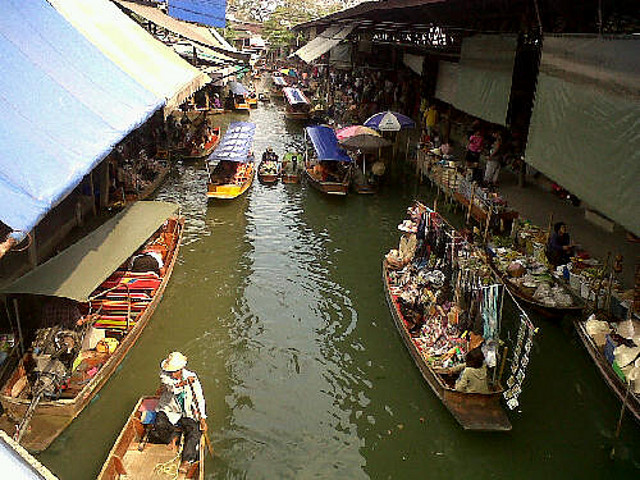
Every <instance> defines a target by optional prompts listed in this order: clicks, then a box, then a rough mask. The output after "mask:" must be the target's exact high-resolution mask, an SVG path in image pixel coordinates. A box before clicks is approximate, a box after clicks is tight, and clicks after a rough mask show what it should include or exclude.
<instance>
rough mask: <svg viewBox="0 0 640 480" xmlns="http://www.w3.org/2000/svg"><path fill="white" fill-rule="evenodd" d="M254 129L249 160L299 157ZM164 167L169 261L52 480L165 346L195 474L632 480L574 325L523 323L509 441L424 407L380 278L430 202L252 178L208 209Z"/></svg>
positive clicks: (135, 391)
mask: <svg viewBox="0 0 640 480" xmlns="http://www.w3.org/2000/svg"><path fill="white" fill-rule="evenodd" d="M235 118H236V119H238V118H239V117H235ZM243 119H246V117H243ZM216 120H219V121H221V122H223V125H225V126H226V123H227V122H228V121H229V120H230V118H223V117H217V118H216ZM251 120H252V121H254V122H255V123H256V124H257V126H258V128H257V131H256V139H255V143H254V148H255V151H256V152H257V154H258V155H260V154H261V153H262V151H263V150H264V149H265V148H266V147H267V146H269V145H272V146H274V148H275V149H276V151H277V152H279V153H280V154H282V153H283V152H284V150H285V148H289V147H291V146H300V145H302V142H303V137H302V133H301V132H302V129H301V127H300V126H298V125H296V124H290V123H285V121H284V119H283V117H282V113H281V112H279V111H278V110H277V109H276V107H275V106H273V105H271V106H267V107H264V106H261V107H260V109H259V110H257V111H254V112H252V113H251ZM175 170H176V171H175V174H174V175H173V176H172V177H171V178H170V179H169V180H168V182H167V183H166V184H165V185H164V187H163V188H162V190H161V192H160V193H159V195H158V197H159V198H161V199H163V200H173V201H176V202H178V203H180V204H181V205H182V206H183V212H184V213H185V214H186V215H187V219H188V220H187V227H186V231H185V238H184V242H183V246H182V250H181V253H180V257H179V265H177V267H176V269H175V272H174V275H173V278H172V279H171V282H170V283H169V286H168V288H167V291H166V293H165V298H164V299H163V301H162V302H161V304H160V306H159V308H158V310H157V312H156V314H155V316H154V318H153V319H152V321H151V322H150V324H149V326H148V327H147V329H146V331H145V332H144V334H143V335H142V337H141V339H140V341H139V342H138V344H137V345H136V347H135V348H134V349H133V351H132V352H131V353H130V354H129V355H128V357H127V358H126V359H125V361H124V362H123V365H122V367H121V368H120V370H119V371H118V373H117V374H116V375H115V376H114V377H113V378H112V379H111V380H110V381H109V383H108V384H107V385H106V387H105V388H104V389H103V390H102V391H101V393H100V395H99V396H98V397H97V398H96V399H95V401H94V402H93V403H92V404H91V405H90V406H89V407H88V408H86V409H85V411H84V412H83V413H82V415H81V416H80V417H79V418H78V419H77V420H76V421H75V422H74V423H73V424H72V426H71V427H70V428H69V429H68V430H67V431H66V432H65V433H64V434H63V435H62V436H61V437H60V438H59V439H58V440H57V441H56V442H55V443H54V444H53V445H52V446H51V447H50V448H49V450H48V451H46V452H45V453H44V454H42V455H40V457H39V458H40V459H41V460H42V461H43V462H44V463H45V464H46V465H47V466H49V467H50V468H51V469H52V470H53V471H54V472H55V473H56V474H58V475H59V476H60V478H62V479H85V478H86V479H90V478H95V476H96V474H97V473H98V471H99V470H100V468H101V465H102V462H103V461H104V459H105V457H106V455H107V453H108V451H109V449H110V448H111V445H112V443H113V441H114V440H115V438H116V436H117V434H118V432H119V430H120V429H121V428H122V425H123V423H124V421H125V419H126V417H127V416H128V415H129V413H130V411H131V409H132V408H133V406H134V404H135V402H136V400H137V399H138V398H139V397H140V396H142V395H145V394H150V393H153V392H154V391H155V389H156V387H157V375H158V367H159V362H160V360H162V359H163V358H164V357H165V355H166V354H167V353H168V352H169V351H171V350H181V351H183V352H184V353H186V354H187V355H188V356H189V368H191V369H193V370H195V371H196V372H198V374H199V376H200V378H201V380H202V383H203V386H204V389H205V394H206V397H207V401H208V411H209V416H210V420H209V425H210V433H211V437H212V441H213V445H214V448H215V450H216V453H217V457H216V458H215V459H214V460H211V459H210V458H207V463H206V471H207V477H208V478H233V479H237V478H247V479H281V478H296V479H298V478H302V479H308V478H340V479H341V478H348V479H356V478H394V479H412V478H430V479H449V478H461V479H466V478H474V479H484V478H497V479H501V478H509V479H510V478H518V479H522V478H532V479H534V478H536V479H537V478H638V475H639V471H640V448H639V447H640V428H639V427H638V425H636V424H635V423H634V422H633V421H632V420H631V419H630V418H629V417H628V416H627V418H626V419H625V421H624V423H623V428H622V432H621V435H620V441H618V442H616V443H615V445H616V458H615V460H613V461H612V460H610V452H611V448H612V446H613V445H614V441H613V436H614V433H615V428H616V423H617V419H618V415H619V411H620V404H619V402H618V401H617V400H616V399H615V398H614V397H613V395H612V394H610V393H609V391H608V390H607V387H606V386H605V384H604V382H603V381H602V379H601V378H600V377H599V375H598V374H597V372H596V370H595V367H594V366H593V365H592V364H591V363H590V360H589V359H588V358H587V354H586V352H585V351H584V350H583V348H582V346H581V344H580V343H579V340H578V338H577V336H576V335H575V333H574V332H573V330H572V328H571V326H570V324H569V323H566V324H563V325H556V324H549V323H546V322H545V321H544V320H541V319H538V318H535V317H534V318H535V320H536V321H537V323H538V324H539V325H540V326H541V327H542V328H541V330H542V331H541V333H540V334H539V335H538V337H536V343H535V349H534V352H535V353H534V355H533V357H532V365H531V368H530V370H529V376H528V377H527V380H526V381H525V387H526V389H525V392H524V393H523V395H522V396H521V404H522V406H521V409H520V410H518V411H516V412H513V414H511V421H512V423H513V431H512V432H511V433H508V434H477V433H476V434H473V433H466V432H463V431H462V430H461V429H460V427H458V425H457V423H456V422H455V421H454V420H453V418H452V417H451V415H450V414H449V413H448V411H447V410H446V409H445V408H444V407H443V406H442V404H441V403H440V401H439V400H437V398H436V397H435V396H434V395H433V393H432V392H431V390H430V389H429V387H428V386H427V385H426V384H425V382H424V381H423V380H422V377H421V376H420V373H419V371H418V369H417V368H416V367H415V366H414V364H413V362H412V360H411V358H410V356H409V354H408V353H407V352H406V350H405V347H404V345H403V344H402V342H401V340H400V337H399V336H398V335H397V333H396V331H395V327H394V326H393V323H392V320H391V317H390V314H389V311H388V308H387V306H386V303H385V299H384V293H383V290H382V284H381V280H380V261H381V258H382V255H383V254H384V253H385V252H386V251H387V250H388V249H389V248H391V247H392V246H393V245H394V244H395V243H396V242H397V239H398V234H397V230H396V229H395V226H396V225H397V223H398V222H399V220H400V219H401V218H402V216H403V214H404V210H405V208H406V207H407V205H408V204H409V203H410V202H411V200H412V199H413V198H415V197H416V195H417V196H418V197H420V198H422V199H425V200H428V201H431V199H432V197H431V194H430V192H429V191H427V190H426V189H424V188H421V189H420V190H419V191H418V190H417V187H416V186H415V185H414V184H413V183H412V182H411V181H410V180H407V181H406V183H405V184H403V182H401V181H398V179H396V181H395V182H394V183H393V184H389V185H387V186H386V188H384V190H383V191H382V192H380V194H378V195H376V196H356V195H350V196H348V197H347V198H342V199H337V198H327V197H326V196H322V195H320V194H319V193H318V192H316V191H313V190H310V189H308V188H306V187H304V186H299V185H286V186H285V185H282V184H278V185H276V186H271V187H268V186H263V185H260V184H259V183H257V182H256V183H255V184H254V186H253V187H252V188H251V190H249V192H248V194H247V195H246V196H244V197H243V198H240V199H237V200H235V201H232V202H229V203H223V204H211V205H209V206H207V204H206V201H205V197H204V191H205V189H206V171H205V169H204V164H202V163H195V164H194V163H189V164H179V165H177V166H176V169H175ZM149 478H162V477H153V475H151V472H150V475H149ZM165 478H166V477H165Z"/></svg>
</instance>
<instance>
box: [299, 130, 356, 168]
mask: <svg viewBox="0 0 640 480" xmlns="http://www.w3.org/2000/svg"><path fill="white" fill-rule="evenodd" d="M307 135H309V138H310V139H311V143H313V148H314V149H315V151H316V155H317V157H318V160H321V161H336V162H350V161H351V157H350V156H349V155H347V152H345V151H344V150H343V149H342V148H341V147H340V145H338V137H336V133H335V132H334V131H333V128H331V127H327V126H326V125H314V126H313V127H307Z"/></svg>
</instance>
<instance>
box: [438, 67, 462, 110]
mask: <svg viewBox="0 0 640 480" xmlns="http://www.w3.org/2000/svg"><path fill="white" fill-rule="evenodd" d="M457 90H458V64H457V63H454V62H446V61H444V60H440V62H438V80H437V82H436V98H439V99H440V100H442V101H443V102H446V103H449V104H451V105H455V104H456V91H457Z"/></svg>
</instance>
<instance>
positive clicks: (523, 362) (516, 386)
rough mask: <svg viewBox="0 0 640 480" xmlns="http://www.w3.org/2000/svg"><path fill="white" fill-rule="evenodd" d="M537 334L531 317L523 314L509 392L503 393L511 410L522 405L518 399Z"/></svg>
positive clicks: (512, 361)
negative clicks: (534, 337)
mask: <svg viewBox="0 0 640 480" xmlns="http://www.w3.org/2000/svg"><path fill="white" fill-rule="evenodd" d="M536 332H537V329H536V328H535V327H534V326H533V324H532V323H531V320H529V317H527V315H526V314H525V313H521V314H520V326H519V328H518V335H517V338H516V347H515V350H514V351H513V358H512V360H511V376H510V377H509V378H508V379H507V390H506V391H505V392H504V393H503V396H504V399H505V400H506V401H507V407H509V409H510V410H513V409H515V408H517V407H518V405H520V402H519V401H518V397H519V396H520V393H521V392H522V383H523V382H524V379H525V376H526V372H527V366H528V365H529V357H530V354H531V348H532V347H533V336H534V335H535V334H536Z"/></svg>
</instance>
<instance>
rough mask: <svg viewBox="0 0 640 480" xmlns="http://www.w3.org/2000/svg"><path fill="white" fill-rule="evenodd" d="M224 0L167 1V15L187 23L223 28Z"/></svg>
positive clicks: (225, 4)
mask: <svg viewBox="0 0 640 480" xmlns="http://www.w3.org/2000/svg"><path fill="white" fill-rule="evenodd" d="M226 13H227V1H226V0H169V15H171V16H172V17H175V18H179V19H180V20H187V21H188V22H196V23H204V24H205V25H211V26H212V27H220V28H224V27H225V26H226V22H225V16H226Z"/></svg>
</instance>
